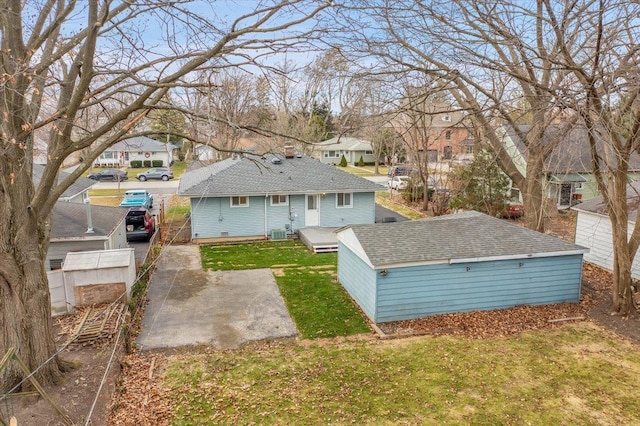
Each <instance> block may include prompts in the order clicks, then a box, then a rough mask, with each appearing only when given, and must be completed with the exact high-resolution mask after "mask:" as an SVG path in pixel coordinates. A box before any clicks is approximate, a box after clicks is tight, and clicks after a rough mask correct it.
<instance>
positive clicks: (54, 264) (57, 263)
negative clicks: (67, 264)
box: [49, 259, 64, 271]
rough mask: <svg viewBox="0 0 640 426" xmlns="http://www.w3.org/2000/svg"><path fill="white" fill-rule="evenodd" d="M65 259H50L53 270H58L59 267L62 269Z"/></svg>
mask: <svg viewBox="0 0 640 426" xmlns="http://www.w3.org/2000/svg"><path fill="white" fill-rule="evenodd" d="M63 261H64V259H50V260H49V267H50V268H51V270H52V271H56V270H58V269H62V262H63Z"/></svg>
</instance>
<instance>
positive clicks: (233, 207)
mask: <svg viewBox="0 0 640 426" xmlns="http://www.w3.org/2000/svg"><path fill="white" fill-rule="evenodd" d="M243 197H244V198H246V199H247V202H246V203H244V204H238V205H234V204H233V199H234V198H237V199H238V202H240V198H243ZM229 206H230V207H231V208H232V209H236V208H241V207H249V197H247V196H246V195H236V196H234V197H229Z"/></svg>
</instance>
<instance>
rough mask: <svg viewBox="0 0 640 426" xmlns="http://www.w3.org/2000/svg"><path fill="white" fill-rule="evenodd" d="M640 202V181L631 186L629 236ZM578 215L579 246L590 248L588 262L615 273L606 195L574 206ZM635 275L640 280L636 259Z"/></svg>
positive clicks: (639, 259)
mask: <svg viewBox="0 0 640 426" xmlns="http://www.w3.org/2000/svg"><path fill="white" fill-rule="evenodd" d="M638 203H640V182H634V183H633V184H630V185H628V186H627V206H628V211H629V221H628V227H627V229H628V232H629V235H630V234H631V231H632V230H633V227H634V226H635V223H636V220H637V216H638ZM573 210H575V211H577V212H578V217H577V220H576V236H575V243H576V244H579V245H581V246H584V247H588V248H589V253H586V254H585V255H584V260H585V261H587V262H590V263H593V264H595V265H598V266H600V267H602V268H605V269H608V270H610V271H612V270H613V240H612V235H611V221H610V220H609V215H608V213H607V208H606V205H605V204H604V201H603V198H602V196H598V197H596V198H592V199H591V200H589V201H585V202H584V203H581V204H578V205H576V206H574V207H573ZM631 276H632V277H633V278H635V279H640V258H639V256H636V258H635V260H634V261H633V264H632V266H631Z"/></svg>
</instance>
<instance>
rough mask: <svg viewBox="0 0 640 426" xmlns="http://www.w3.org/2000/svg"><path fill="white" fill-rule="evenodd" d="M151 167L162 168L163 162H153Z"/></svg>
mask: <svg viewBox="0 0 640 426" xmlns="http://www.w3.org/2000/svg"><path fill="white" fill-rule="evenodd" d="M151 165H152V166H153V167H162V160H151Z"/></svg>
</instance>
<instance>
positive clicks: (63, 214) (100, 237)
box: [33, 164, 128, 270]
mask: <svg viewBox="0 0 640 426" xmlns="http://www.w3.org/2000/svg"><path fill="white" fill-rule="evenodd" d="M44 167H45V166H43V165H39V164H34V165H33V184H34V185H36V186H37V185H38V184H39V183H40V180H41V179H42V174H43V172H44ZM68 175H69V173H67V172H63V171H60V172H58V182H60V181H62V180H63V179H65V178H66V177H67V176H68ZM95 183H96V181H94V180H91V179H87V178H84V177H80V178H78V179H77V180H76V181H75V182H74V183H73V184H71V186H70V187H69V188H67V190H66V191H64V192H63V193H62V196H60V198H58V202H57V203H56V204H55V206H54V207H53V213H52V216H51V239H50V242H49V248H48V251H47V257H46V259H45V268H46V269H47V270H55V269H60V268H61V266H62V262H63V261H64V259H65V257H66V255H67V253H69V252H74V251H88V250H108V249H117V248H124V247H127V240H126V229H125V220H124V219H125V216H126V214H127V211H128V209H123V208H120V207H102V206H92V205H90V204H87V203H86V200H87V198H88V196H87V192H88V191H89V189H90V188H91V186H92V185H95ZM89 228H93V229H92V232H88V231H89Z"/></svg>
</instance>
